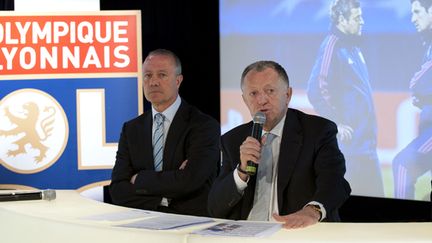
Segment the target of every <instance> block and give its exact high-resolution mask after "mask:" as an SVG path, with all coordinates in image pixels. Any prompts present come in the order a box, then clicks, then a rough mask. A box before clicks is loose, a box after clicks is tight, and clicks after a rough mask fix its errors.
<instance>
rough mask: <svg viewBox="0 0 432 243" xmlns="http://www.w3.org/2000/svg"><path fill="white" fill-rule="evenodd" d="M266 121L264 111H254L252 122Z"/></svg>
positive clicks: (262, 122) (261, 122)
mask: <svg viewBox="0 0 432 243" xmlns="http://www.w3.org/2000/svg"><path fill="white" fill-rule="evenodd" d="M265 121H266V115H265V114H264V112H261V111H258V112H257V113H255V116H254V117H253V122H254V123H258V124H261V125H262V124H264V123H265Z"/></svg>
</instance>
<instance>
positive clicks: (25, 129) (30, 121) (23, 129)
mask: <svg viewBox="0 0 432 243" xmlns="http://www.w3.org/2000/svg"><path fill="white" fill-rule="evenodd" d="M22 109H23V111H24V112H23V117H19V116H16V115H14V114H12V113H11V111H10V110H9V107H5V109H4V111H5V116H6V117H7V118H8V119H9V121H10V122H11V123H12V124H14V125H15V127H14V128H12V129H10V130H7V131H5V130H0V136H19V138H18V139H17V140H15V141H14V142H13V144H15V145H17V146H18V148H17V149H15V150H8V152H7V156H8V157H11V156H17V155H18V154H25V153H27V152H26V149H25V146H26V145H27V144H30V145H31V146H32V147H33V148H34V149H36V150H39V155H38V156H35V157H34V159H35V161H36V163H40V162H42V160H43V159H44V158H45V157H46V153H47V151H48V149H49V148H48V147H47V146H45V145H44V144H43V142H44V141H45V140H46V139H47V138H48V137H50V136H51V135H52V131H53V128H54V126H53V124H54V122H55V113H56V110H55V108H54V107H53V106H47V107H45V108H44V110H43V113H45V114H46V115H45V117H44V118H43V119H42V120H41V121H40V122H39V123H38V120H39V117H40V116H41V113H40V111H39V107H38V105H37V104H36V103H34V102H27V103H25V104H23V105H22ZM38 129H39V130H40V131H41V132H42V136H40V135H39V133H38Z"/></svg>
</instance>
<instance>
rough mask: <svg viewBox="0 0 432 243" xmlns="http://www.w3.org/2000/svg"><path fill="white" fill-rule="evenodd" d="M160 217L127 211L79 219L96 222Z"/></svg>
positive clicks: (148, 212)
mask: <svg viewBox="0 0 432 243" xmlns="http://www.w3.org/2000/svg"><path fill="white" fill-rule="evenodd" d="M158 215H160V213H157V212H152V211H145V210H127V211H120V212H114V213H103V214H96V215H90V216H86V217H82V218H80V219H87V220H96V221H121V220H128V219H137V218H149V217H155V216H158Z"/></svg>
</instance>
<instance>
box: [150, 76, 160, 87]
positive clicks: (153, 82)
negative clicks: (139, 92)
mask: <svg viewBox="0 0 432 243" xmlns="http://www.w3.org/2000/svg"><path fill="white" fill-rule="evenodd" d="M149 84H150V86H158V85H159V79H158V78H157V77H155V76H153V77H151V78H150V80H149Z"/></svg>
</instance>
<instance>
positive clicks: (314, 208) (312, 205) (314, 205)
mask: <svg viewBox="0 0 432 243" xmlns="http://www.w3.org/2000/svg"><path fill="white" fill-rule="evenodd" d="M308 206H310V207H311V208H312V209H313V210H315V211H316V212H318V213H319V219H318V221H321V218H322V211H321V207H320V206H318V205H316V204H308Z"/></svg>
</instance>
